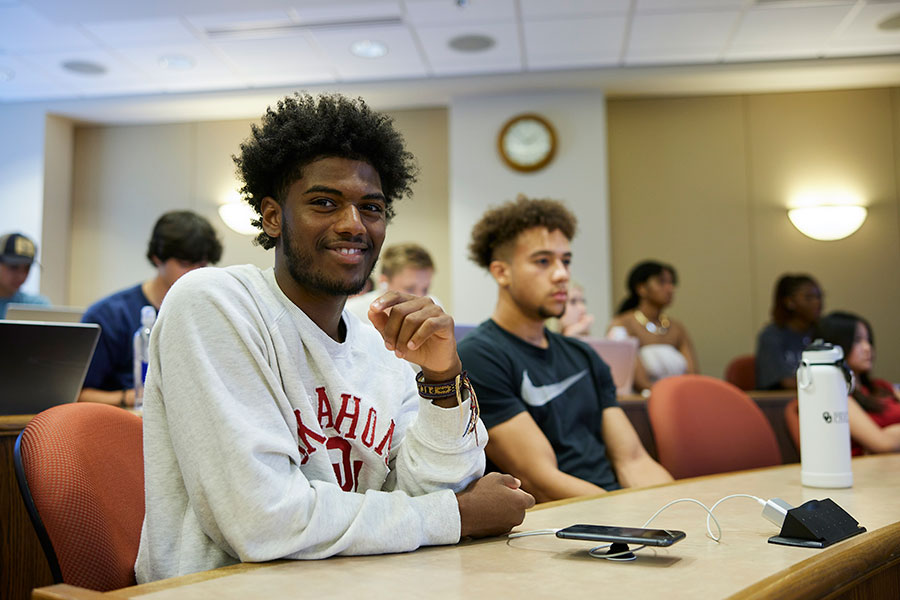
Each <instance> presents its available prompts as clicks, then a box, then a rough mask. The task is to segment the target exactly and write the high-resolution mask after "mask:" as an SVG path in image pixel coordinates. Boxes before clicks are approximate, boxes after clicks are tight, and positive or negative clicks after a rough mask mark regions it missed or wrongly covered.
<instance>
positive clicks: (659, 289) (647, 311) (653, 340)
mask: <svg viewBox="0 0 900 600" xmlns="http://www.w3.org/2000/svg"><path fill="white" fill-rule="evenodd" d="M677 284H678V275H677V274H676V273H675V268H674V267H672V266H671V265H667V264H663V263H660V262H656V261H652V260H648V261H644V262H641V263H638V264H637V265H635V266H634V268H632V269H631V272H630V273H629V274H628V281H627V282H626V285H627V286H628V297H627V298H625V300H624V301H623V302H622V304H621V305H620V306H619V311H618V313H617V314H616V317H615V318H614V319H613V320H612V322H611V323H610V326H609V328H610V332H611V334H612V331H613V328H624V329H625V331H626V332H627V333H628V335H630V336H632V337H636V338H637V339H638V342H639V343H640V360H638V361H637V364H636V365H635V372H634V387H635V389H636V390H637V391H641V392H642V391H644V390H646V389H649V388H650V386H651V385H652V384H653V382H654V381H656V380H658V379H662V378H663V377H668V376H671V375H683V374H685V373H696V372H697V356H696V354H695V353H694V346H693V344H692V343H691V339H690V337H689V336H688V334H687V330H686V329H685V328H684V326H683V325H682V324H681V323H680V322H678V321H676V320H675V319H672V318H670V317H669V316H668V315H667V314H666V313H665V309H666V307H668V306H669V305H670V304H671V303H672V300H673V298H674V297H675V286H676V285H677ZM612 335H615V334H612Z"/></svg>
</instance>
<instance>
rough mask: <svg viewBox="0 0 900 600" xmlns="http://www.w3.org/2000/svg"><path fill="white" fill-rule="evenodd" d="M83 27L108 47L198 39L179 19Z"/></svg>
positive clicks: (87, 25)
mask: <svg viewBox="0 0 900 600" xmlns="http://www.w3.org/2000/svg"><path fill="white" fill-rule="evenodd" d="M82 27H84V29H85V30H87V31H88V32H89V33H91V34H93V35H94V36H95V37H96V38H98V39H99V40H100V41H101V42H103V43H104V44H106V45H107V46H113V47H121V46H137V45H145V44H151V43H154V44H155V43H159V44H170V43H179V42H193V41H195V40H196V39H197V38H196V37H195V36H194V34H193V33H192V32H191V31H190V30H189V29H188V28H187V27H185V24H184V23H183V22H182V21H181V20H179V19H147V20H142V21H110V22H106V23H86V24H84V25H82Z"/></svg>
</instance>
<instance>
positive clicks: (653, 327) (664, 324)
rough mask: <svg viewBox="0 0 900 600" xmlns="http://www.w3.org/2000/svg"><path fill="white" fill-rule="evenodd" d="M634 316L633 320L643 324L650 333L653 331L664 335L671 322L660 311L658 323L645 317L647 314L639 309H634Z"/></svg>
mask: <svg viewBox="0 0 900 600" xmlns="http://www.w3.org/2000/svg"><path fill="white" fill-rule="evenodd" d="M634 318H635V320H636V321H637V322H638V323H640V324H641V325H643V326H644V329H646V330H647V331H649V332H650V333H654V334H656V335H666V334H667V333H668V332H669V326H670V325H671V323H670V322H669V318H668V317H667V316H666V315H664V314H662V313H660V315H659V325H657V324H656V323H654V322H653V321H651V320H650V319H648V318H647V315H645V314H644V313H642V312H641V311H640V309H637V308H636V309H634Z"/></svg>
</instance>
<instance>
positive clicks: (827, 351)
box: [797, 340, 853, 488]
mask: <svg viewBox="0 0 900 600" xmlns="http://www.w3.org/2000/svg"><path fill="white" fill-rule="evenodd" d="M852 389H853V378H852V375H851V374H850V371H849V370H848V369H847V368H846V366H845V365H844V352H843V350H841V347H840V346H834V345H832V344H824V343H822V342H821V341H820V340H816V342H814V343H813V344H812V345H810V346H808V347H807V348H806V349H805V350H804V351H803V358H802V359H801V361H800V368H799V369H797V396H798V399H799V403H800V462H801V468H800V470H801V481H802V482H803V485H805V486H809V487H817V488H846V487H850V486H852V485H853V470H852V469H851V467H850V419H849V416H848V413H847V396H848V395H849V394H850V393H851V392H852Z"/></svg>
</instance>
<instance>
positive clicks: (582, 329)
mask: <svg viewBox="0 0 900 600" xmlns="http://www.w3.org/2000/svg"><path fill="white" fill-rule="evenodd" d="M593 324H594V315H592V314H590V313H589V312H588V311H587V300H586V299H585V297H584V287H582V285H581V284H580V283H578V282H577V281H572V282H570V283H569V299H568V300H566V312H564V313H563V314H562V316H560V317H559V318H555V317H554V318H551V319H547V329H549V330H550V331H553V332H555V333H561V334H563V335H568V336H572V337H581V338H586V337H590V335H591V325H593Z"/></svg>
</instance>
